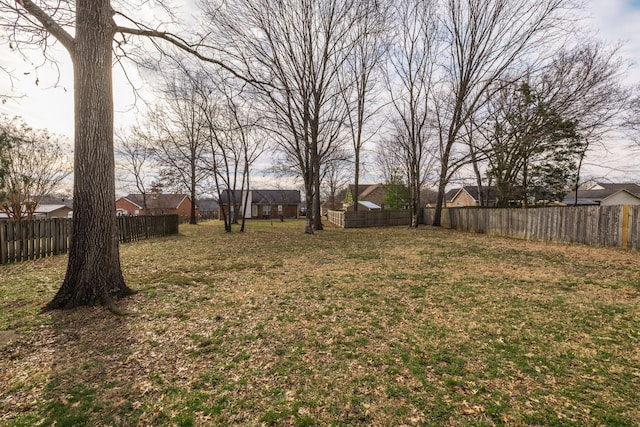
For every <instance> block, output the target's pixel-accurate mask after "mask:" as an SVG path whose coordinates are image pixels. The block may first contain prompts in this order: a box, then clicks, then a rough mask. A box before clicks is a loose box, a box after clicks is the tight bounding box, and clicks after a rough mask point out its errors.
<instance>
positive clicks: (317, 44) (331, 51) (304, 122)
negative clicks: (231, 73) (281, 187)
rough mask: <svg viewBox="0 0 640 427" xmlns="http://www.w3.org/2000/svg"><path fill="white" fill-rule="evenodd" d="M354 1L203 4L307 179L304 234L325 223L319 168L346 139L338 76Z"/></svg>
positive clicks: (347, 48) (273, 128) (291, 159)
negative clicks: (344, 136)
mask: <svg viewBox="0 0 640 427" xmlns="http://www.w3.org/2000/svg"><path fill="white" fill-rule="evenodd" d="M356 4H357V2H355V1H354V0H347V1H344V0H328V1H322V2H316V1H309V0H305V1H298V0H296V1H293V0H278V1H272V0H233V1H229V2H227V3H225V4H224V5H223V6H220V7H219V6H218V5H212V4H209V3H207V4H205V5H203V7H204V8H205V9H206V10H207V11H208V14H209V16H210V17H211V21H212V22H215V23H217V26H218V27H219V33H218V34H220V39H219V40H220V42H221V43H220V45H224V46H225V52H226V54H227V55H228V57H230V58H233V60H234V61H236V62H237V63H240V64H242V65H243V67H244V70H245V72H246V73H247V74H248V75H250V76H251V78H252V80H253V82H254V84H253V87H254V90H255V92H256V94H258V95H259V96H260V97H261V100H262V108H263V109H264V111H265V112H266V113H267V115H268V125H267V126H268V128H269V130H270V131H271V132H272V135H273V138H274V140H275V142H276V143H277V144H278V146H279V149H280V151H281V153H282V155H283V159H284V160H285V161H286V162H287V163H288V164H290V165H292V166H295V168H296V170H297V171H298V173H299V174H300V176H302V178H303V181H304V186H305V194H306V210H307V223H306V226H305V232H306V233H312V232H313V230H314V228H315V229H316V230H317V229H321V228H322V222H321V218H320V215H319V212H320V206H319V203H318V201H319V197H320V195H319V190H320V168H321V164H322V162H323V160H324V159H326V158H327V156H328V155H329V154H328V153H331V152H332V146H333V145H334V144H336V143H337V142H338V141H340V140H341V138H340V130H341V128H342V125H343V123H344V113H345V111H344V110H345V109H344V107H343V106H342V107H341V104H342V99H341V98H340V85H339V84H338V81H337V75H338V73H339V72H341V70H342V68H343V65H344V62H345V61H346V58H347V57H348V55H349V54H350V50H351V46H352V42H351V41H352V38H351V37H350V36H351V28H352V25H353V23H354V19H355V16H356V15H357V10H358V8H357V7H356ZM222 43H224V44H222ZM259 82H263V83H259Z"/></svg>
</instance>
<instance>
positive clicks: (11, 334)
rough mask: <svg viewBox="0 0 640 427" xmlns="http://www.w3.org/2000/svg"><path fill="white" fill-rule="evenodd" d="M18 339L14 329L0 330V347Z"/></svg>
mask: <svg viewBox="0 0 640 427" xmlns="http://www.w3.org/2000/svg"><path fill="white" fill-rule="evenodd" d="M17 339H18V334H17V333H16V332H15V331H0V348H3V347H5V346H6V345H8V344H11V343H12V342H13V341H15V340H17Z"/></svg>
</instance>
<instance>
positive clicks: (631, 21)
mask: <svg viewBox="0 0 640 427" xmlns="http://www.w3.org/2000/svg"><path fill="white" fill-rule="evenodd" d="M587 13H588V14H589V15H590V21H591V25H592V26H593V27H594V29H596V31H597V34H598V36H599V37H600V38H601V39H603V40H605V41H607V42H609V43H613V44H615V43H618V42H622V43H623V44H624V47H623V49H622V53H623V55H624V56H625V57H626V58H627V59H628V60H629V61H630V62H632V63H633V64H634V67H633V68H632V70H631V73H630V75H629V80H630V81H631V82H634V83H640V71H639V70H640V68H639V67H640V32H638V31H637V27H638V22H640V0H606V1H603V0H589V1H588V3H587Z"/></svg>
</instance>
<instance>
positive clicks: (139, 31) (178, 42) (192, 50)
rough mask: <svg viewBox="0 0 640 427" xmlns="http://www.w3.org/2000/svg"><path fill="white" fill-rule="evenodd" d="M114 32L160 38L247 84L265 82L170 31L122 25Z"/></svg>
mask: <svg viewBox="0 0 640 427" xmlns="http://www.w3.org/2000/svg"><path fill="white" fill-rule="evenodd" d="M116 32H118V33H123V34H131V35H136V36H143V37H150V38H156V39H161V40H164V41H167V42H169V43H170V44H172V45H173V46H176V47H177V48H179V49H180V50H183V51H185V52H187V53H189V54H191V55H193V56H195V57H196V58H198V59H200V60H201V61H204V62H208V63H211V64H214V65H217V66H219V67H220V68H222V69H224V70H225V71H228V72H229V73H231V74H232V75H233V76H234V77H236V78H238V79H240V80H242V81H244V82H247V83H249V84H266V83H265V82H260V81H258V80H255V79H253V78H251V77H248V76H246V75H244V74H241V73H239V72H238V71H237V70H236V69H234V68H232V67H230V66H229V65H227V64H225V63H224V62H222V61H219V60H217V59H214V58H210V57H208V56H205V55H203V54H202V53H200V52H199V51H198V49H197V46H199V45H197V44H190V43H188V42H187V41H185V40H184V39H182V38H180V37H178V36H176V35H175V34H172V33H167V32H164V31H158V30H152V29H144V28H130V27H122V26H117V27H116Z"/></svg>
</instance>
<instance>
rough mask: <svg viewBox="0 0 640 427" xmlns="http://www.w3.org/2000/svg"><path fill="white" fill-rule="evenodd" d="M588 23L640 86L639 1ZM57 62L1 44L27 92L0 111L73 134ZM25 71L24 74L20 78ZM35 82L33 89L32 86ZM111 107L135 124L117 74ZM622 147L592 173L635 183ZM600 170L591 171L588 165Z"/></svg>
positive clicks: (595, 12) (18, 85) (0, 88)
mask: <svg viewBox="0 0 640 427" xmlns="http://www.w3.org/2000/svg"><path fill="white" fill-rule="evenodd" d="M586 3H587V14H588V16H589V17H590V19H589V20H588V23H589V24H590V25H592V26H593V27H594V28H595V29H597V31H598V34H599V36H600V38H602V39H604V40H607V41H610V42H612V43H615V42H617V41H622V42H624V43H625V47H624V51H623V52H624V54H625V56H627V57H628V58H629V59H630V60H631V61H632V62H633V63H634V66H633V68H632V70H631V72H630V73H629V75H628V79H627V80H628V82H633V83H638V84H640V31H639V30H638V28H639V27H640V0H587V2H586ZM59 56H60V58H64V59H65V61H63V62H62V63H61V64H60V71H61V73H60V80H59V81H57V79H58V76H57V72H55V70H54V69H53V68H52V67H50V66H47V67H45V68H43V69H40V71H39V72H38V75H37V76H36V74H35V73H34V72H33V64H29V63H28V62H26V61H24V60H23V59H22V58H21V57H20V56H19V55H18V54H17V53H15V52H11V51H9V49H8V46H7V45H2V46H0V64H2V65H3V66H4V67H5V68H8V69H11V70H13V71H14V73H13V74H14V76H15V79H14V80H13V84H14V93H15V94H27V95H26V96H25V97H23V98H21V99H19V100H16V101H14V100H8V101H7V102H6V103H4V104H0V113H6V114H8V115H10V116H15V115H18V116H22V117H23V118H24V119H25V121H26V122H27V123H28V124H29V125H30V126H32V127H36V128H48V129H49V130H50V131H51V132H53V133H58V134H65V135H69V136H71V135H72V133H73V93H72V86H73V85H72V81H73V80H72V79H73V77H72V70H71V66H70V61H69V60H68V56H67V55H66V53H65V52H64V51H62V52H61V53H60V54H59ZM25 73H29V74H25ZM36 79H38V85H37V86H36V84H35V82H36ZM10 89H11V81H10V79H9V78H8V77H7V76H6V75H4V74H0V93H5V94H6V93H8V91H9V90H10ZM114 91H115V94H114V95H115V104H116V107H115V108H116V116H115V120H116V126H123V125H126V124H129V123H132V122H135V118H136V114H137V113H136V112H135V111H132V110H131V104H132V103H133V102H134V99H133V97H132V95H131V88H130V86H129V85H128V84H127V83H126V81H125V79H124V77H123V74H122V72H121V71H120V70H115V72H114ZM627 145H628V144H626V143H624V142H619V141H611V143H610V144H609V146H610V147H612V150H611V151H612V152H611V153H610V154H607V155H604V154H602V153H598V154H597V155H595V156H592V157H591V158H590V159H589V160H590V163H591V165H590V166H589V167H590V168H591V169H590V170H589V172H590V173H591V174H593V175H599V176H606V177H607V178H609V179H613V180H623V179H627V180H635V181H640V151H636V152H635V153H632V155H631V156H630V150H629V148H628V146H627ZM596 163H597V164H598V165H601V166H605V167H604V168H595V167H594V166H593V164H596Z"/></svg>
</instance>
